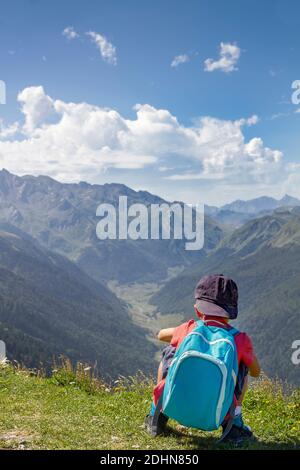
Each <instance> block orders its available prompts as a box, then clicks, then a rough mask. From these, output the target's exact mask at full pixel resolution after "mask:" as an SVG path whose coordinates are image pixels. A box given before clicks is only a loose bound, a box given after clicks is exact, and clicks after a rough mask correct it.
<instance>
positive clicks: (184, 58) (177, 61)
mask: <svg viewBox="0 0 300 470" xmlns="http://www.w3.org/2000/svg"><path fill="white" fill-rule="evenodd" d="M189 60H190V58H189V56H188V55H187V54H180V55H176V56H175V57H174V59H173V60H172V62H171V67H178V65H181V64H185V63H186V62H188V61H189Z"/></svg>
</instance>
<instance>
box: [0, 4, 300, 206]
mask: <svg viewBox="0 0 300 470" xmlns="http://www.w3.org/2000/svg"><path fill="white" fill-rule="evenodd" d="M299 26H300V4H299V2H298V1H297V0H295V1H294V0H290V1H289V2H286V1H282V0H278V1H275V0H264V1H257V0H244V1H240V0H228V1H226V2H224V1H221V0H209V1H208V0H189V1H188V2H186V1H181V0H180V1H179V0H178V1H176V0H173V1H167V0H160V1H158V0H151V1H148V2H146V1H142V2H141V1H135V0H126V1H125V0H109V1H105V0H89V1H88V2H87V1H81V0H75V1H74V0H72V1H69V0H63V1H57V0H54V1H51V2H45V1H38V0H31V1H30V0H18V1H17V0H10V1H4V0H3V1H2V2H1V19H0V57H1V67H0V79H1V80H3V81H5V83H6V87H7V97H6V104H5V105H0V117H1V120H2V121H1V122H2V134H1V132H0V156H1V160H2V166H5V167H6V168H8V169H9V170H10V171H13V172H19V173H20V174H23V173H35V174H39V173H47V174H50V175H51V176H53V177H56V178H58V179H61V180H66V181H71V180H80V179H86V180H89V181H91V182H99V183H103V182H112V181H117V182H123V183H125V184H128V185H130V186H132V187H134V188H136V189H147V190H149V191H153V192H156V193H159V194H161V195H162V196H165V197H167V198H169V199H177V198H180V199H184V200H186V201H187V202H196V201H198V200H199V202H200V201H201V202H202V200H203V199H204V200H205V202H209V203H212V204H217V205H220V204H222V203H225V202H228V201H230V200H232V199H235V198H237V197H240V198H243V197H244V198H249V197H255V196H259V195H262V194H270V195H274V196H276V197H280V196H281V195H283V194H284V193H285V192H290V193H292V194H294V195H296V196H297V195H298V196H300V190H298V188H299V187H300V185H299V182H300V169H299V170H298V162H299V143H300V137H299V136H300V133H299V124H300V114H299V113H296V110H297V106H295V105H294V104H292V102H291V94H292V90H291V84H292V82H293V81H295V80H297V79H299V80H300V63H299V47H300V45H299V44H300V41H299V39H300V28H299ZM71 27H72V28H73V29H72V30H71V31H73V33H74V37H73V38H72V37H70V36H68V34H67V33H66V32H65V34H63V31H64V30H66V28H71ZM69 31H70V30H69ZM88 32H93V34H94V39H95V37H97V38H98V43H97V41H96V40H93V37H92V36H91V35H88V34H87V33H88ZM95 35H98V36H95ZM99 38H100V41H101V40H104V41H106V42H105V44H104V49H103V50H101V47H100V46H99ZM101 38H102V39H101ZM103 38H104V39H103ZM221 43H223V45H225V47H224V50H227V51H228V49H229V48H230V47H233V48H235V49H232V51H233V54H232V55H230V54H229V55H227V56H226V60H229V65H228V63H227V69H226V63H225V66H222V63H220V48H221V47H222V46H221ZM102 44H103V42H102ZM228 45H229V46H228ZM107 46H108V47H109V46H110V47H111V48H113V49H108V55H107V56H106V57H105V52H103V51H105V47H107ZM230 50H231V49H230ZM112 51H113V53H112ZM109 54H110V55H109ZM234 54H237V56H238V57H237V58H234ZM112 55H113V58H112ZM178 56H182V58H183V59H182V62H183V63H180V64H179V65H178V66H176V67H175V66H173V67H172V66H171V63H172V61H173V60H174V58H176V57H178ZM207 60H210V64H215V65H213V66H212V70H210V71H209V70H206V69H207V67H206V66H205V61H207ZM232 61H233V62H232ZM231 63H232V67H233V70H231V71H230V70H228V67H229V68H230V64H231ZM218 64H219V65H218ZM214 67H215V68H214ZM38 87H43V91H41V89H39V91H38ZM26 89H27V93H25V92H23V95H22V97H21V98H20V95H19V99H17V97H18V94H19V93H20V92H22V90H23V91H24V90H26ZM30 103H31V104H30ZM59 103H60V104H59ZM61 103H64V105H62V104H61ZM70 103H77V104H78V105H79V104H80V103H81V104H82V106H81V108H78V109H76V110H74V109H73V108H72V111H71V105H70ZM136 104H140V105H142V107H140V108H139V109H140V118H138V119H137V110H136V109H135V108H134V106H135V105H136ZM84 105H85V107H84ZM88 105H93V106H94V107H97V109H98V108H99V112H97V109H96V110H95V109H94V110H92V109H91V108H88ZM45 107H46V108H45ZM107 108H109V109H110V110H114V111H115V112H116V113H117V116H115V115H113V116H112V115H109V114H108V111H107V110H106V112H102V111H101V110H103V109H107ZM45 109H46V111H45ZM159 110H165V114H163V113H160V112H159ZM70 113H71V114H72V116H71V117H70ZM101 113H102V114H101ZM252 116H257V118H256V119H254V120H252V121H251V120H250V121H249V119H250V118H251V117H252ZM81 117H82V122H81V123H79V122H80V118H81ZM174 119H175V120H176V123H175V124H174ZM26 120H27V127H26ZM241 120H244V122H243V123H241V122H240V121H241ZM24 122H25V127H24ZM238 122H239V124H238ZM28 123H31V124H28ZM234 123H236V124H234ZM13 125H15V127H14V129H15V132H14V131H13V128H12V126H13ZM64 126H66V127H64ZM84 126H86V128H87V129H86V132H85V133H84V135H81V130H82V129H83V127H84ZM97 126H100V127H99V133H100V134H101V138H100V137H99V139H98V138H97ZM65 132H66V134H64V133H65ZM120 133H121V134H120ZM63 135H66V142H65V143H64V140H63ZM120 135H121V137H120ZM207 136H208V137H207ZM80 139H81V140H80ZM241 139H242V140H241ZM254 139H256V140H254ZM257 139H259V141H258V140H257ZM33 141H34V142H33ZM64 146H65V147H64ZM176 146H178V148H177V147H176ZM70 152H71V153H70ZM69 153H70V154H69ZM38 158H40V160H38ZM97 159H99V164H98V161H97ZM134 161H135V162H136V163H134ZM299 163H300V162H299ZM0 164H1V163H0ZM298 172H299V175H298Z"/></svg>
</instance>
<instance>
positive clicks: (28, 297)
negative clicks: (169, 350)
mask: <svg viewBox="0 0 300 470" xmlns="http://www.w3.org/2000/svg"><path fill="white" fill-rule="evenodd" d="M121 195H122V196H124V195H126V196H127V197H128V204H132V203H141V204H144V205H146V206H147V208H148V209H149V207H150V205H151V204H157V203H159V204H160V203H163V202H165V201H164V200H163V199H162V198H160V197H158V196H155V195H152V194H150V193H149V192H146V191H134V190H132V189H130V188H129V187H127V186H125V185H120V184H104V185H91V184H87V183H83V182H82V183H78V184H65V183H59V182H57V181H55V180H53V179H52V178H49V177H46V176H39V177H33V176H29V175H28V176H23V177H18V176H16V175H13V174H11V173H9V172H8V171H6V170H2V171H0V338H1V339H3V340H4V341H5V342H6V344H7V349H8V351H9V354H10V358H13V359H15V360H17V361H20V362H23V363H25V364H26V365H27V366H30V367H37V366H38V365H39V364H40V363H43V364H44V365H45V366H46V368H47V367H50V364H51V362H52V360H53V357H57V356H59V355H66V356H68V357H70V359H71V360H72V361H74V362H75V361H78V360H80V361H82V362H89V363H94V362H95V361H96V362H97V364H98V368H99V371H100V373H102V374H104V375H110V376H113V377H114V376H117V375H118V374H123V375H128V374H133V373H135V372H136V371H137V370H138V369H142V370H143V371H145V372H149V371H151V372H154V370H155V362H154V356H155V353H156V351H157V349H156V346H155V344H154V343H153V342H152V341H150V340H149V337H148V336H149V330H145V329H144V328H143V327H142V326H137V324H136V323H135V322H133V320H132V316H131V314H130V312H129V310H128V308H129V306H128V303H125V302H124V301H121V300H120V299H118V298H117V297H116V295H115V293H113V292H112V291H111V290H110V289H109V288H108V287H107V284H109V285H111V284H110V283H109V281H115V282H117V283H119V284H123V285H126V284H132V283H136V284H138V285H140V286H141V289H143V285H144V284H145V283H147V289H149V286H151V283H155V284H156V285H161V288H160V290H159V291H158V292H156V293H155V294H154V295H153V296H152V298H151V299H150V302H151V304H154V305H155V306H156V307H157V314H162V317H164V315H165V314H171V315H173V314H176V318H177V319H178V314H180V315H181V316H183V317H184V318H189V317H190V316H191V315H193V289H194V286H195V284H196V282H197V280H198V279H199V277H200V276H201V275H203V274H207V273H212V272H223V273H224V274H227V275H230V276H232V277H233V278H234V279H236V280H237V282H238V284H239V286H240V315H239V319H238V327H240V328H242V329H245V330H246V331H247V332H249V334H250V335H251V336H252V337H253V342H254V345H255V348H256V351H257V354H258V356H259V358H260V360H261V362H262V365H263V369H264V370H265V372H266V373H267V374H269V375H271V376H275V375H278V376H279V377H281V378H283V379H287V380H289V381H290V382H291V383H297V384H299V373H298V370H297V367H296V366H295V365H293V364H292V362H291V360H290V357H291V353H292V350H291V345H292V342H293V341H294V340H295V339H299V334H300V322H299V309H300V289H299V284H300V263H299V261H300V207H299V206H300V203H299V201H298V200H297V199H295V198H292V197H290V196H285V197H284V198H283V199H281V200H275V199H272V198H258V199H255V200H252V201H236V202H234V203H232V204H230V205H226V206H223V208H214V207H211V206H207V207H206V216H205V244H204V249H203V250H200V251H198V252H192V251H190V252H189V251H186V250H185V249H184V243H185V240H174V239H171V240H137V241H133V240H130V239H129V240H121V241H120V240H105V241H103V240H102V241H101V240H99V239H98V238H97V236H96V225H97V222H98V220H99V219H98V218H97V216H96V209H97V207H98V205H99V204H101V203H102V202H105V203H111V204H113V205H114V206H116V205H117V204H118V200H119V196H121ZM170 268H180V269H179V270H180V271H181V272H180V274H177V275H176V276H175V277H173V278H172V279H170V280H166V279H167V276H168V273H169V270H170ZM126 302H127V301H126ZM159 316H160V315H159ZM165 318H167V319H168V320H167V321H168V322H172V317H170V316H166V317H165ZM174 318H175V317H174ZM149 321H151V319H150V318H149ZM174 321H175V320H174Z"/></svg>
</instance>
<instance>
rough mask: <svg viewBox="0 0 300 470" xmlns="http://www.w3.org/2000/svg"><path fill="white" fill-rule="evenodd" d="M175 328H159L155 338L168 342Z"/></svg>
mask: <svg viewBox="0 0 300 470" xmlns="http://www.w3.org/2000/svg"><path fill="white" fill-rule="evenodd" d="M174 331H175V328H164V329H163V330H160V331H159V332H158V334H157V339H159V341H164V342H165V343H170V342H171V340H172V336H173V334H174Z"/></svg>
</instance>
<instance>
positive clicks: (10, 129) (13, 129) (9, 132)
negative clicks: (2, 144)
mask: <svg viewBox="0 0 300 470" xmlns="http://www.w3.org/2000/svg"><path fill="white" fill-rule="evenodd" d="M18 131H19V123H18V122H14V123H13V124H11V125H9V126H5V124H4V122H3V119H0V139H8V138H10V137H13V136H14V135H16V134H17V132H18Z"/></svg>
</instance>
